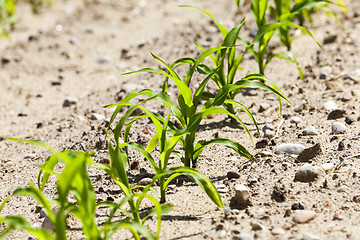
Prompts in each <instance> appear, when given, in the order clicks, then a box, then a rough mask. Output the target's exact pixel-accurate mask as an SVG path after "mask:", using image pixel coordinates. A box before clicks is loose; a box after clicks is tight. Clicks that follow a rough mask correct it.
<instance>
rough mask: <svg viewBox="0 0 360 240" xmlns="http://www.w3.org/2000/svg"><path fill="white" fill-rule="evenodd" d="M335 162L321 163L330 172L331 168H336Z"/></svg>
mask: <svg viewBox="0 0 360 240" xmlns="http://www.w3.org/2000/svg"><path fill="white" fill-rule="evenodd" d="M334 166H335V165H334V164H333V163H324V164H323V165H321V168H322V169H323V170H324V171H325V172H330V171H331V170H333V169H334Z"/></svg>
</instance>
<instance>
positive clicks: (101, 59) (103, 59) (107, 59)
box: [97, 56, 111, 64]
mask: <svg viewBox="0 0 360 240" xmlns="http://www.w3.org/2000/svg"><path fill="white" fill-rule="evenodd" d="M110 60H111V58H110V57H109V56H102V57H99V58H98V60H97V62H98V63H100V64H103V63H108V62H110Z"/></svg>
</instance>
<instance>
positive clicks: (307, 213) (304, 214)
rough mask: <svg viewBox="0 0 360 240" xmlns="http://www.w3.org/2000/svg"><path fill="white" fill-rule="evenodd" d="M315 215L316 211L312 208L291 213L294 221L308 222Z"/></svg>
mask: <svg viewBox="0 0 360 240" xmlns="http://www.w3.org/2000/svg"><path fill="white" fill-rule="evenodd" d="M315 217H316V212H314V211H312V210H297V211H296V212H295V213H294V215H293V221H294V222H295V223H308V222H310V221H311V220H313V219H314V218H315Z"/></svg>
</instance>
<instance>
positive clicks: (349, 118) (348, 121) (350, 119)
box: [345, 115, 356, 125]
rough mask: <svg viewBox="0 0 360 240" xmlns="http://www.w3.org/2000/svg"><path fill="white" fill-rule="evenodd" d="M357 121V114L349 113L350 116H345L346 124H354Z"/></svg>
mask: <svg viewBox="0 0 360 240" xmlns="http://www.w3.org/2000/svg"><path fill="white" fill-rule="evenodd" d="M355 121H356V116H355V115H349V116H346V118H345V123H346V124H349V125H350V124H352V123H353V122H355Z"/></svg>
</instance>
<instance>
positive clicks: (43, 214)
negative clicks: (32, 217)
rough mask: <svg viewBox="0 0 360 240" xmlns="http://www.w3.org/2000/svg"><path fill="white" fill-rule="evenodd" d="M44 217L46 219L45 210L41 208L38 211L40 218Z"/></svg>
mask: <svg viewBox="0 0 360 240" xmlns="http://www.w3.org/2000/svg"><path fill="white" fill-rule="evenodd" d="M44 217H46V210H45V209H44V208H42V209H41V210H40V218H44Z"/></svg>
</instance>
